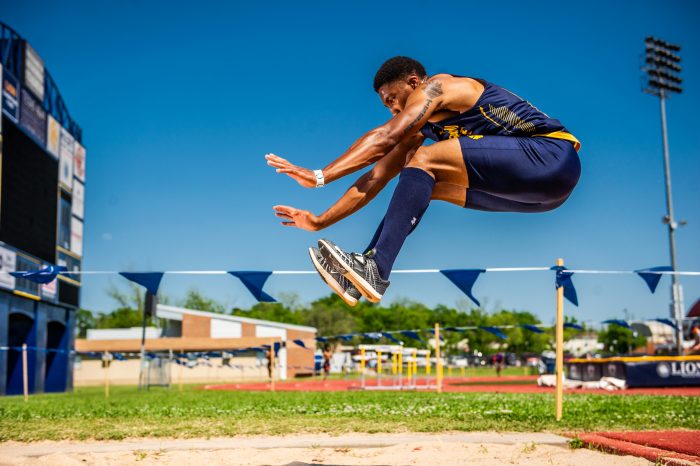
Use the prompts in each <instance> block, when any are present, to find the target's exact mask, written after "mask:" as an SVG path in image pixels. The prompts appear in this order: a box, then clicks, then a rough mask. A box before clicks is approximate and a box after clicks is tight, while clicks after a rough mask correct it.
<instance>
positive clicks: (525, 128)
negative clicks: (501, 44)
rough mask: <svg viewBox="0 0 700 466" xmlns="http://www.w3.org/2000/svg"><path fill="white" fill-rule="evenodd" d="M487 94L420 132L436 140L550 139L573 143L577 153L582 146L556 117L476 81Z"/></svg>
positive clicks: (491, 86) (502, 90)
mask: <svg viewBox="0 0 700 466" xmlns="http://www.w3.org/2000/svg"><path fill="white" fill-rule="evenodd" d="M477 81H479V82H480V83H481V84H483V85H484V92H483V93H482V94H481V96H480V97H479V100H478V101H477V102H476V104H475V105H474V106H473V107H472V108H471V109H469V110H467V111H466V112H464V113H460V114H459V115H455V116H452V117H448V118H446V119H444V120H441V121H438V122H428V123H426V124H425V125H424V126H423V127H422V128H421V133H423V135H424V136H425V137H427V138H430V139H433V140H434V141H443V140H445V139H451V138H458V137H470V138H472V139H479V138H481V137H483V136H489V135H491V136H514V137H536V136H540V137H550V138H555V139H564V140H566V141H570V142H571V143H573V145H574V148H575V149H576V151H578V150H579V148H580V146H581V144H580V143H579V141H578V139H576V137H574V135H573V134H571V133H569V132H568V131H567V130H566V128H565V127H564V126H563V125H562V124H561V123H560V122H559V120H556V119H554V118H550V117H549V116H548V115H547V114H546V113H544V112H542V111H541V110H539V109H538V108H537V107H535V106H534V105H532V104H531V103H530V102H528V101H526V100H523V99H521V98H520V97H518V96H517V95H515V94H513V93H512V92H510V91H508V90H506V89H504V88H502V87H500V86H497V85H495V84H492V83H490V82H487V81H484V80H483V79H477Z"/></svg>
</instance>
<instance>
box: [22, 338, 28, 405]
mask: <svg viewBox="0 0 700 466" xmlns="http://www.w3.org/2000/svg"><path fill="white" fill-rule="evenodd" d="M27 375H28V370H27V344H26V343H22V391H23V392H24V402H25V403H26V402H27V401H29V382H28V380H27Z"/></svg>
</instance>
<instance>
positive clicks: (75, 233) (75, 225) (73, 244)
mask: <svg viewBox="0 0 700 466" xmlns="http://www.w3.org/2000/svg"><path fill="white" fill-rule="evenodd" d="M70 250H71V252H72V253H73V254H76V255H78V256H80V257H82V256H83V222H82V221H80V220H79V219H77V218H75V217H73V218H71V222H70Z"/></svg>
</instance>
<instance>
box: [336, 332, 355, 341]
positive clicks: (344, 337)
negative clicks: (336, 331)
mask: <svg viewBox="0 0 700 466" xmlns="http://www.w3.org/2000/svg"><path fill="white" fill-rule="evenodd" d="M354 336H355V334H354V333H348V334H347V335H338V336H337V337H336V338H338V339H340V340H343V341H350V340H352V338H353V337H354Z"/></svg>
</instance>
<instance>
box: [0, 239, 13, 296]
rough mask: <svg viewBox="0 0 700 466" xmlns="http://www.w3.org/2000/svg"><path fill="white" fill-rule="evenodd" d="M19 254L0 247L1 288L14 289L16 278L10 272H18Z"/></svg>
mask: <svg viewBox="0 0 700 466" xmlns="http://www.w3.org/2000/svg"><path fill="white" fill-rule="evenodd" d="M16 267H17V254H16V253H15V252H14V251H12V250H10V249H7V248H3V247H2V246H0V286H1V287H3V288H9V289H11V290H12V289H14V288H15V277H13V276H12V275H10V272H14V271H16V270H17V268H16Z"/></svg>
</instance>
